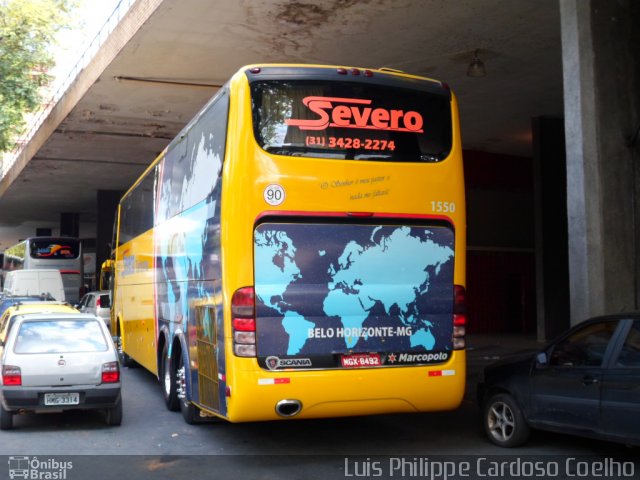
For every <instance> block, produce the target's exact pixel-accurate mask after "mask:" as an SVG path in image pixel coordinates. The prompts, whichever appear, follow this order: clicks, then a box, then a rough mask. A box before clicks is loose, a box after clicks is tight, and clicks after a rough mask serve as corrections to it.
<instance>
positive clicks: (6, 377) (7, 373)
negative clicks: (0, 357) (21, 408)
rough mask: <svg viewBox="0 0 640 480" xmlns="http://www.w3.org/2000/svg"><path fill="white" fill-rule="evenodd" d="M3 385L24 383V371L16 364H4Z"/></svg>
mask: <svg viewBox="0 0 640 480" xmlns="http://www.w3.org/2000/svg"><path fill="white" fill-rule="evenodd" d="M2 384H3V385H22V371H21V370H20V367H16V366H15V365H3V366H2Z"/></svg>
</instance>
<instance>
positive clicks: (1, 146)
mask: <svg viewBox="0 0 640 480" xmlns="http://www.w3.org/2000/svg"><path fill="white" fill-rule="evenodd" d="M74 6H75V0H0V152H6V151H9V150H10V149H11V148H12V147H13V142H14V140H15V138H16V137H17V136H18V135H19V134H20V133H21V132H22V131H24V126H25V121H24V114H25V113H29V112H32V111H34V110H36V109H37V108H38V106H39V105H40V104H41V93H40V92H41V87H43V86H45V85H47V84H48V82H50V80H51V77H50V76H49V75H48V74H47V72H48V71H49V69H50V68H51V67H52V66H53V54H52V52H51V46H52V45H53V44H54V42H55V36H56V33H57V32H58V31H59V30H60V29H62V28H66V27H68V26H69V25H70V23H71V16H70V12H71V11H72V9H73V7H74Z"/></svg>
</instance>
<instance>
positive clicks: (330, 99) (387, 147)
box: [251, 81, 452, 162]
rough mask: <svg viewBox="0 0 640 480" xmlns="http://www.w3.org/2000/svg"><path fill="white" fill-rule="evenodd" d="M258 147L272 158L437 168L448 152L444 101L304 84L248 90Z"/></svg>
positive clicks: (354, 86)
mask: <svg viewBox="0 0 640 480" xmlns="http://www.w3.org/2000/svg"><path fill="white" fill-rule="evenodd" d="M251 94H252V108H253V126H254V133H255V137H256V140H257V142H258V144H259V145H260V146H261V147H262V148H263V149H264V150H266V151H267V152H270V153H274V154H278V155H289V156H301V157H318V158H335V159H349V160H378V161H401V162H439V161H441V160H444V159H445V158H446V157H447V156H448V155H449V152H450V151H451V143H452V133H451V129H452V127H451V103H450V99H449V96H448V95H444V94H442V95H440V94H435V93H429V92H426V91H420V90H411V89H398V88H390V87H387V86H379V85H370V84H359V83H353V82H349V83H346V82H345V83H340V82H323V83H319V82H309V81H262V82H253V83H252V84H251Z"/></svg>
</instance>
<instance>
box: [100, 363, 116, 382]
mask: <svg viewBox="0 0 640 480" xmlns="http://www.w3.org/2000/svg"><path fill="white" fill-rule="evenodd" d="M119 381H120V367H119V366H118V362H109V363H103V364H102V383H117V382H119Z"/></svg>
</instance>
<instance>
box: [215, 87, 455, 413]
mask: <svg viewBox="0 0 640 480" xmlns="http://www.w3.org/2000/svg"><path fill="white" fill-rule="evenodd" d="M231 85H232V92H233V93H235V96H232V103H231V108H230V120H229V121H230V126H232V125H236V126H237V128H231V127H230V130H229V132H230V136H229V139H228V143H229V144H231V145H234V147H235V148H234V149H233V150H229V151H228V157H227V158H226V160H225V165H224V168H223V192H222V202H221V203H222V212H221V223H222V225H223V228H222V230H221V237H222V245H223V250H222V255H223V263H222V278H223V285H222V297H223V301H224V305H225V309H224V314H225V326H226V331H225V335H226V339H227V342H226V352H227V367H228V368H227V384H228V386H229V388H230V392H231V394H230V397H229V398H228V399H227V402H228V405H229V407H228V408H229V411H228V418H229V420H231V421H250V420H251V421H253V420H268V419H278V418H280V417H279V416H278V415H277V414H276V411H275V404H276V403H277V402H278V401H280V400H284V399H290V400H291V399H293V400H299V401H300V402H301V403H302V405H303V406H302V410H301V413H300V414H299V415H298V416H297V417H296V418H311V417H325V416H339V415H360V414H373V413H388V412H409V411H429V410H446V409H452V408H456V407H457V406H458V405H459V404H460V402H461V400H462V396H463V393H464V385H465V362H466V356H465V352H464V350H451V351H450V356H448V358H447V359H446V360H445V361H442V362H440V363H437V364H433V365H420V364H419V362H418V363H417V364H416V365H412V366H403V367H394V366H385V367H376V368H350V369H347V368H333V369H331V368H330V369H321V368H318V369H313V366H312V365H311V366H309V365H308V364H307V365H306V366H305V368H297V369H296V368H291V369H287V368H286V367H285V368H281V369H279V370H278V371H270V370H269V369H268V368H265V367H264V366H263V367H261V366H260V365H259V364H258V361H257V359H256V358H240V357H237V356H235V355H234V353H233V347H232V342H233V339H232V331H231V314H230V308H229V305H230V299H231V296H232V295H233V292H234V291H235V290H237V289H238V288H241V287H245V286H253V285H255V277H254V262H256V261H257V259H256V258H255V256H254V242H255V241H256V240H255V228H256V225H257V224H259V222H260V219H262V218H265V216H267V217H278V216H279V215H282V216H285V215H299V217H300V218H302V219H303V221H304V219H305V218H307V217H308V219H310V223H313V219H314V218H318V217H322V215H323V214H325V215H327V216H334V215H342V218H343V219H344V221H346V222H348V221H349V218H350V217H349V214H350V213H351V214H353V213H355V214H364V215H367V214H369V213H372V214H373V213H375V214H382V215H384V216H386V217H387V218H406V217H408V216H418V217H421V218H428V219H431V220H433V221H434V222H438V221H443V222H445V223H447V224H449V225H451V227H452V228H453V230H454V237H455V244H454V245H455V246H454V251H455V256H454V259H455V261H454V262H453V280H452V281H453V284H456V285H461V286H464V285H465V273H464V272H465V261H464V258H465V248H466V245H465V237H466V224H465V194H464V183H463V178H462V158H461V144H460V138H459V135H458V134H457V132H458V117H457V108H456V102H455V97H453V96H452V100H451V105H452V122H453V123H454V127H455V128H453V131H454V132H455V133H454V137H453V143H452V148H451V152H450V154H449V156H448V157H447V158H446V159H445V160H443V161H440V162H434V163H412V162H406V163H403V162H382V161H354V160H339V161H336V160H334V159H331V158H324V159H319V158H312V157H297V156H279V155H269V154H267V153H266V152H265V151H263V150H262V149H261V148H259V147H258V145H257V143H256V140H255V138H254V135H253V132H252V131H251V129H250V128H241V127H240V126H242V125H251V122H252V111H251V99H250V94H249V85H248V81H247V78H246V76H244V75H237V76H235V77H234V78H233V79H232V81H231ZM235 102H237V103H235ZM231 132H233V134H231ZM274 185H275V186H277V188H279V189H280V191H281V192H282V193H283V195H282V201H280V202H279V203H277V204H275V205H274V204H273V203H269V202H267V196H268V195H267V194H268V190H269V188H270V186H274ZM443 205H446V206H447V210H446V212H445V211H444V208H443ZM278 218H280V217H278ZM320 253H321V252H320ZM283 254H284V255H283V259H284V260H283V262H284V263H281V264H279V265H281V267H282V269H283V270H284V269H285V268H286V262H288V261H290V260H291V259H290V258H289V257H287V256H286V253H285V252H284V251H283ZM399 268H400V266H399ZM275 301H276V302H277V299H275ZM452 302H453V299H452ZM259 335H260V332H258V338H259ZM259 349H260V346H259V345H258V350H259ZM256 399H259V401H256Z"/></svg>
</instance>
